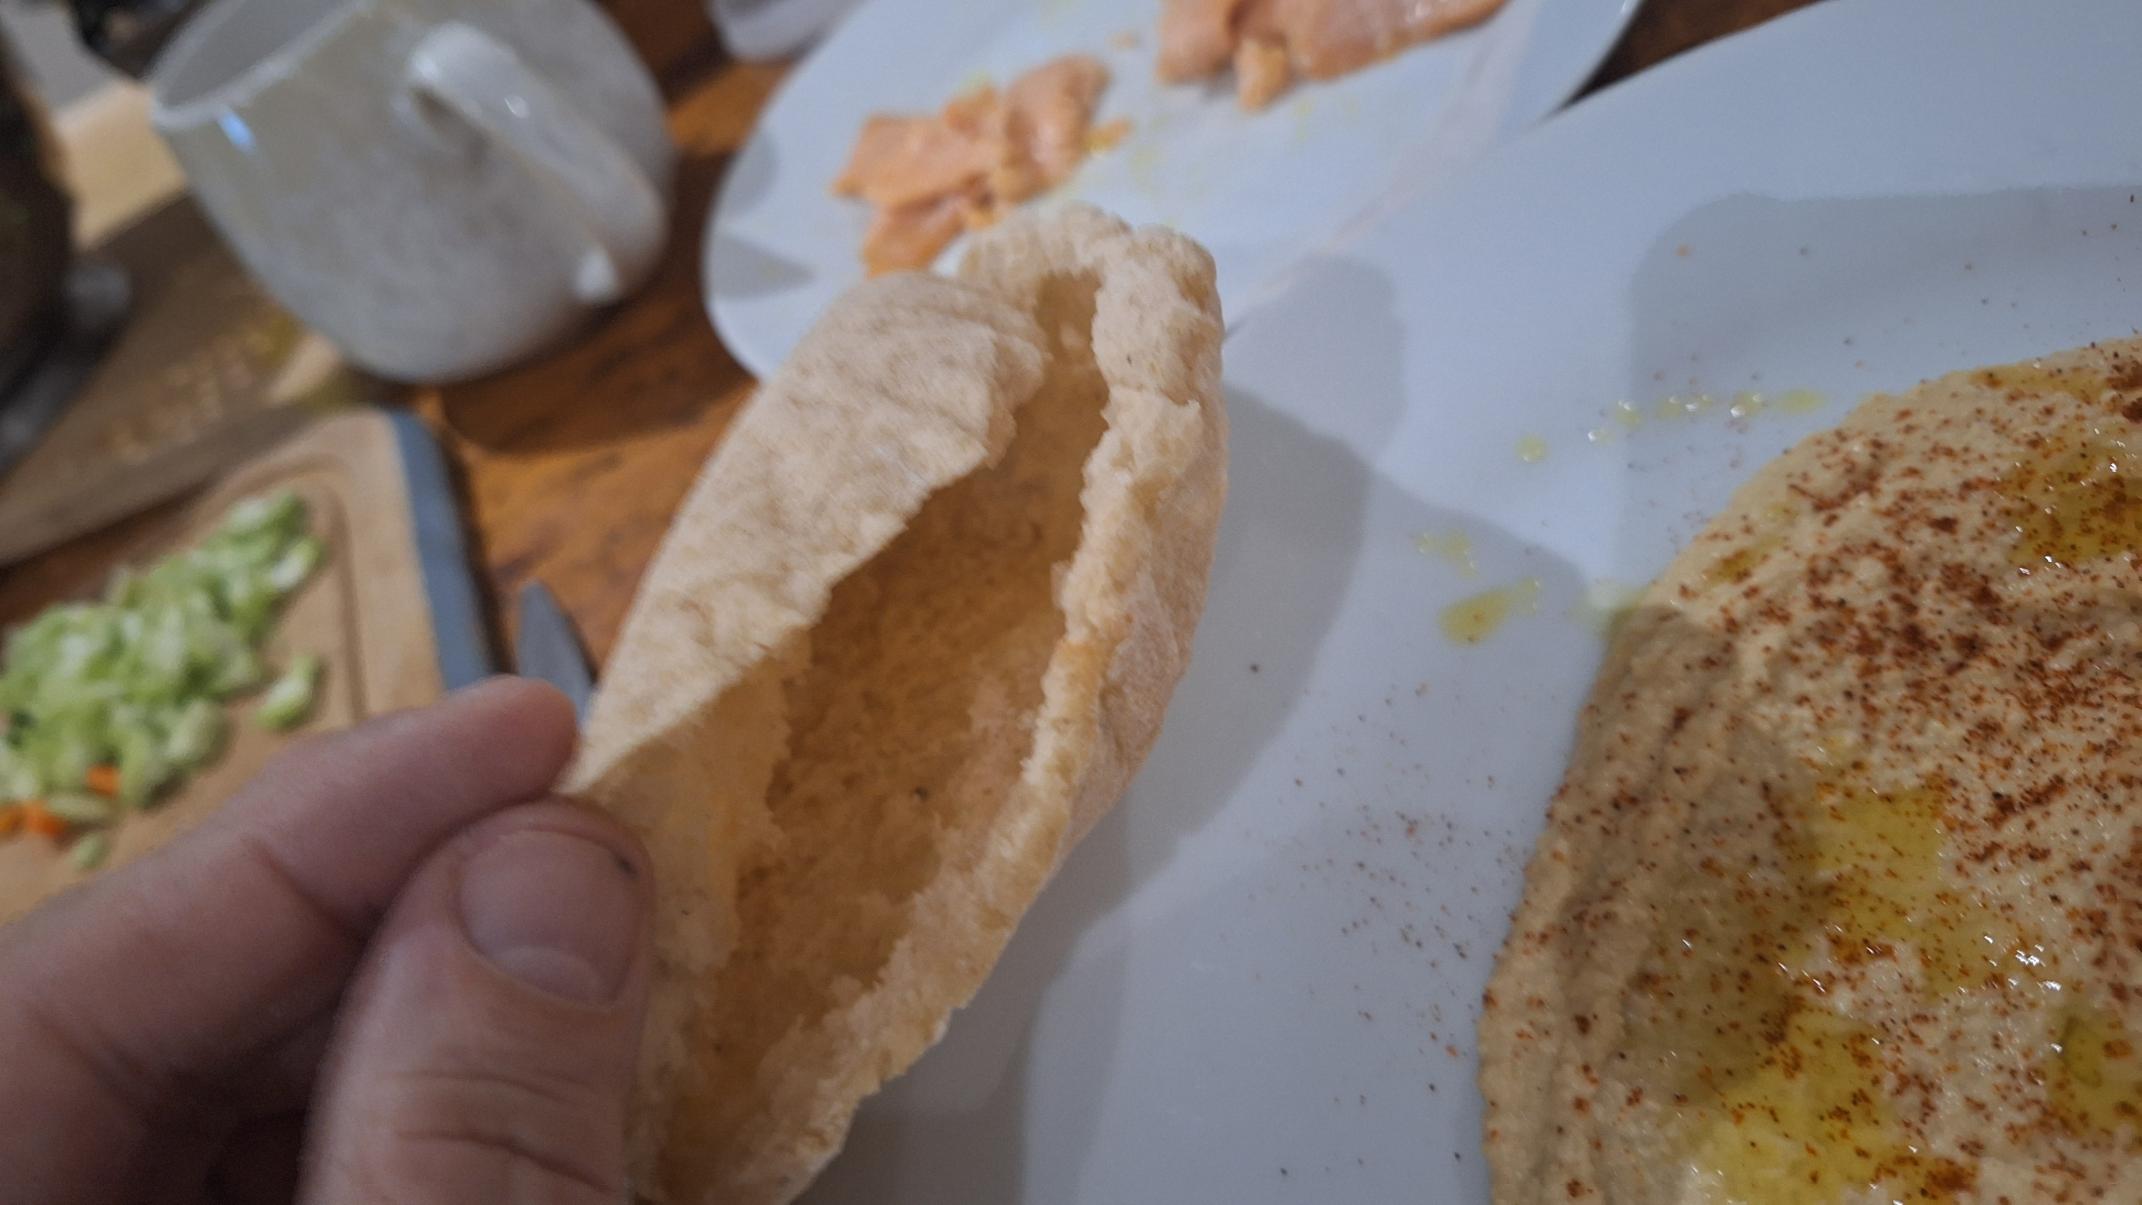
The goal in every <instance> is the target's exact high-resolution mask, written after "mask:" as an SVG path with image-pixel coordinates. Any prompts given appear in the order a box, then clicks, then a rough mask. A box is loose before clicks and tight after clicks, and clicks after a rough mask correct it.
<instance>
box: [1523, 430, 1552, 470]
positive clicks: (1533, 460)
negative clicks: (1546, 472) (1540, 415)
mask: <svg viewBox="0 0 2142 1205" xmlns="http://www.w3.org/2000/svg"><path fill="white" fill-rule="evenodd" d="M1517 458H1518V459H1519V460H1522V461H1524V462H1525V463H1526V464H1538V463H1539V462H1540V461H1542V460H1545V459H1547V441H1546V440H1544V439H1541V438H1540V437H1539V436H1537V435H1520V436H1518V437H1517Z"/></svg>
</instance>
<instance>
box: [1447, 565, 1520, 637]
mask: <svg viewBox="0 0 2142 1205" xmlns="http://www.w3.org/2000/svg"><path fill="white" fill-rule="evenodd" d="M1539 605H1540V579H1538V578H1536V577H1528V578H1526V579H1525V580H1523V581H1521V582H1519V583H1517V584H1516V585H1514V586H1504V587H1502V588H1501V589H1497V590H1484V591H1482V592H1480V593H1479V594H1475V595H1472V596H1471V597H1469V598H1461V599H1459V600H1458V601H1456V602H1454V603H1452V604H1450V605H1449V606H1447V607H1445V608H1443V615H1442V619H1441V626H1442V628H1443V635H1445V636H1448V637H1449V638H1450V639H1452V640H1454V641H1456V642H1457V643H1459V644H1479V643H1480V642H1481V641H1483V640H1486V639H1487V638H1488V637H1490V636H1493V635H1494V634H1495V632H1496V631H1497V629H1499V628H1501V627H1502V625H1503V623H1504V622H1505V621H1506V620H1508V619H1509V618H1510V617H1511V616H1512V615H1530V614H1533V613H1534V612H1536V611H1538V610H1539Z"/></svg>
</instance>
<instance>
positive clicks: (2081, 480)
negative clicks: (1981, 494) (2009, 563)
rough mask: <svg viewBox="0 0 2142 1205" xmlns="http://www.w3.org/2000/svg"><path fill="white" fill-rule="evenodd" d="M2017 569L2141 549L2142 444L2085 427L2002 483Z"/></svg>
mask: <svg viewBox="0 0 2142 1205" xmlns="http://www.w3.org/2000/svg"><path fill="white" fill-rule="evenodd" d="M2000 488H2001V492H2002V494H2003V495H2005V496H2006V497H2007V498H2008V500H2009V502H2010V512H2009V513H2010V519H2011V521H2012V522H2013V523H2014V524H2015V530H2016V534H2017V536H2018V537H2019V538H2018V539H2017V541H2016V549H2015V555H2014V556H2013V558H2012V560H2013V562H2014V563H2015V564H2017V565H2020V566H2031V565H2039V564H2053V565H2074V564H2079V563H2081V562H2084V561H2093V560H2099V559H2102V558H2105V557H2112V556H2124V557H2128V558H2132V557H2133V556H2134V554H2135V553H2136V552H2137V551H2142V441H2135V440H2131V439H2130V437H2129V436H2127V435H2126V434H2124V433H2116V432H2108V431H2106V430H2103V429H2100V428H2097V427H2091V428H2089V429H2087V430H2084V431H2081V432H2078V433H2075V434H2072V435H2070V436H2068V437H2067V438H2065V439H2061V440H2055V441H2052V442H2051V443H2048V444H2047V445H2046V446H2045V447H2044V448H2043V449H2040V450H2038V451H2036V452H2033V453H2032V455H2031V457H2030V458H2029V459H2027V460H2025V461H2023V462H2022V463H2020V464H2018V465H2016V466H2015V468H2014V469H2012V470H2011V471H2010V472H2009V473H2008V474H2007V475H2006V476H2004V477H2002V478H2001V483H2000Z"/></svg>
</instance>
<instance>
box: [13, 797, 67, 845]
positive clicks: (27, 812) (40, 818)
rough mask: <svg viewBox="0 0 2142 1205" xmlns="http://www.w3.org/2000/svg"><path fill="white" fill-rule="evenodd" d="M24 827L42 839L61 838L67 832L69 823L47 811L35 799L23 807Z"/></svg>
mask: <svg viewBox="0 0 2142 1205" xmlns="http://www.w3.org/2000/svg"><path fill="white" fill-rule="evenodd" d="M22 827H23V828H25V829H27V830H28V831H30V832H33V833H36V834H38V835H39V836H41V837H60V836H65V835H66V832H67V822H66V821H64V820H62V819H60V818H59V817H57V816H55V815H53V814H52V813H51V812H50V811H48V810H46V808H45V805H44V804H42V803H40V802H38V801H37V800H35V799H32V800H30V801H29V802H28V803H25V804H23V805H22Z"/></svg>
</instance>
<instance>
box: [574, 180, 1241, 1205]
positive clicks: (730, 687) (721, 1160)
mask: <svg viewBox="0 0 2142 1205" xmlns="http://www.w3.org/2000/svg"><path fill="white" fill-rule="evenodd" d="M1220 338H1221V322H1220V309H1219V301H1218V299H1217V296H1216V294H1215V292H1214V288H1213V267H1212V260H1211V258H1210V257H1209V256H1208V255H1206V253H1205V252H1204V250H1203V249H1202V248H1200V247H1198V246H1197V245H1196V244H1194V243H1192V242H1190V241H1189V240H1187V239H1184V238H1182V237H1181V236H1179V235H1176V234H1173V233H1171V232H1168V231H1163V230H1146V231H1138V232H1133V231H1131V230H1130V229H1129V228H1128V227H1126V226H1124V225H1123V224H1122V223H1120V222H1118V221H1116V220H1114V219H1112V218H1109V217H1107V216H1105V215H1102V214H1100V213H1098V212H1096V211H1093V210H1090V209H1083V208H1072V209H1068V210H1064V211H1060V212H1058V213H1057V214H1055V215H1054V216H1051V217H1047V218H1041V219H1031V218H1027V219H1015V220H1013V221H1010V222H1007V223H1006V224H1005V225H1004V226H1002V227H1000V228H998V229H996V230H993V231H990V232H988V233H986V234H984V235H983V236H981V237H979V238H977V239H976V240H975V242H974V245H973V246H972V248H971V249H970V251H969V252H968V254H967V256H966V260H965V263H964V264H963V266H962V268H961V270H960V273H959V276H958V278H957V279H956V280H947V279H942V278H937V277H932V276H926V275H899V276H890V277H885V278H881V279H879V280H876V281H872V282H870V283H868V284H865V285H862V286H859V287H858V288H856V289H854V290H853V291H851V292H849V293H848V294H847V295H846V296H844V297H842V298H841V299H840V300H839V301H837V302H835V303H834V305H833V307H832V309H830V310H829V311H828V312H827V313H826V315H825V317H824V318H823V319H822V320H821V321H820V322H819V323H818V325H817V327H816V328H815V329H813V330H812V331H811V333H810V334H809V335H808V336H807V337H806V338H805V339H804V341H803V343H802V344H801V345H800V346H799V347H798V348H797V350H796V352H795V355H794V356H793V357H792V358H791V359H790V360H789V362H788V363H787V364H786V365H785V366H783V368H782V369H781V370H780V372H778V373H777V374H775V376H774V377H773V379H772V380H771V381H770V382H769V383H768V384H767V386H766V388H765V389H764V390H762V391H761V392H760V394H759V395H758V397H757V398H756V399H755V400H753V401H752V402H751V403H750V404H749V405H748V407H747V408H746V409H745V410H744V412H743V413H742V415H741V416H740V417H739V418H738V419H737V421H736V424H735V426H734V428H733V429H732V431H731V432H730V434H729V436H728V438H727V440H726V441H725V442H724V444H723V445H722V447H721V449H720V450H719V451H718V452H717V453H716V455H715V456H714V458H713V460H712V461H711V462H710V463H709V464H708V465H707V468H706V470H705V472H704V473H703V474H702V476H701V477H700V479H699V481H698V483H697V484H696V485H695V486H694V487H693V489H692V492H691V494H690V496H689V497H688V498H687V499H686V501H685V503H684V506H683V508H682V510H681V511H680V512H679V514H678V516H677V519H676V522H675V524H674V525H673V527H672V528H671V530H670V532H669V535H668V536H667V538H666V540H665V542H664V544H663V546H662V550H661V552H660V553H659V554H658V556H657V557H656V559H655V562H654V565H653V567H652V568H651V569H650V571H649V573H648V576H647V579H646V582H645V584H644V585H643V586H642V588H641V590H640V594H639V597H638V598H637V599H636V600H635V602H634V604H633V608H632V612H631V614H630V615H629V616H628V618H627V619H626V623H625V627H624V631H623V634H622V635H621V637H620V639H619V643H618V646H617V649H616V651H615V653H614V655H613V657H612V659H611V661H610V664H609V665H608V667H607V669H606V672H605V674H604V685H603V689H602V692H601V694H600V695H599V696H598V698H597V699H596V702H595V705H594V709H593V712H592V714H591V716H590V717H589V720H588V726H587V734H586V743H585V746H584V749H583V752H582V756H581V761H580V763H579V765H578V767H577V768H576V771H575V773H574V776H573V782H572V786H573V789H575V790H576V791H577V792H579V793H580V794H582V795H584V796H586V797H588V798H590V799H592V800H594V801H596V802H597V803H599V804H600V805H601V806H603V807H605V808H608V809H609V810H610V811H612V812H613V813H615V814H616V815H618V816H619V817H621V818H622V819H623V820H624V821H625V822H626V823H628V824H629V825H631V826H632V827H633V828H635V829H636V830H637V831H638V832H639V834H640V836H641V837H642V838H643V839H644V840H645V841H646V844H647V846H648V848H649V850H650V851H651V853H652V856H653V858H654V860H655V869H656V876H657V882H658V893H659V900H660V903H659V906H658V913H659V915H658V919H657V928H656V948H657V960H656V964H657V971H656V988H655V996H654V1001H653V1004H652V1007H651V1016H650V1019H649V1023H648V1029H647V1036H646V1042H645V1047H644V1054H643V1066H642V1075H641V1089H640V1099H639V1100H638V1102H637V1104H636V1109H635V1121H634V1137H633V1157H634V1166H633V1176H634V1183H635V1186H636V1187H637V1189H638V1190H639V1192H641V1193H642V1194H643V1195H645V1196H648V1197H652V1198H655V1199H658V1200H665V1201H679V1202H695V1203H696V1202H710V1203H711V1202H720V1203H722V1205H757V1203H760V1202H779V1201H787V1200H789V1199H791V1198H792V1197H794V1196H795V1195H796V1194H798V1193H799V1192H801V1191H802V1190H803V1188H804V1187H805V1186H806V1185H807V1184H808V1183H809V1182H810V1180H811V1179H812V1177H813V1176H815V1175H816V1174H817V1173H818V1171H819V1169H820V1168H822V1167H823V1166H824V1165H825V1164H826V1162H827V1161H828V1160H830V1159H831V1158H832V1157H833V1155H834V1154H835V1152H837V1151H838V1150H839V1148H840V1145H841V1142H842V1140H843V1138H844V1137H845V1135H846V1133H847V1129H848V1125H849V1120H850V1118H851V1117H852V1116H853V1114H854V1112H855V1109H856V1106H857V1104H858V1103H859V1102H861V1101H862V1099H863V1098H864V1097H866V1096H868V1095H869V1094H870V1093H872V1092H874V1091H876V1090H877V1089H878V1088H879V1086H881V1085H882V1084H884V1083H885V1081H886V1080H887V1079H889V1078H891V1077H892V1076H894V1075H897V1074H899V1073H900V1072H901V1071H903V1070H905V1069H906V1068H907V1067H908V1066H909V1065H910V1064H912V1063H913V1062H914V1061H915V1059H916V1058H917V1057H918V1056H920V1055H921V1054H922V1052H923V1051H924V1050H925V1049H926V1048H928V1047H929V1046H930V1044H931V1043H933V1042H935V1041H936V1040H937V1038H938V1036H939V1035H940V1034H942V1033H943V1031H944V1028H945V1024H946V1021H947V1019H948V1018H949V1016H950V1014H951V1013H952V1011H953V1010H954V1009H955V1008H958V1007H959V1006H960V1005H962V1004H964V1003H966V1001H967V1000H968V999H969V998H970V997H972V996H973V994H974V992H975V990H976V989H977V988H978V987H979V986H980V985H981V983H982V980H983V978H984V977H985V976H986V975H987V974H988V973H989V970H990V968H991V967H992V966H993V965H994V964H995V962H996V960H997V957H998V955H999V954H1000V953H1001V952H1002V951H1003V949H1004V946H1005V943H1006V942H1007V941H1008V940H1009V939H1010V937H1011V933H1012V929H1013V926H1014V925H1016V924H1017V923H1018V920H1019V917H1020V916H1021V914H1022V913H1024V912H1025V910H1026V908H1027V907H1028V905H1030V904H1031V903H1033V901H1034V898H1035V896H1036V895H1037V894H1038V893H1039V892H1040V891H1041V888H1042V886H1043V884H1044V883H1045V882H1046V881H1047V880H1048V878H1049V876H1050V874H1051V873H1053V872H1054V871H1055V869H1056V867H1057V866H1058V864H1059V863H1061V862H1062V860H1063V858H1064V855H1065V854H1066V852H1068V851H1069V849H1070V848H1071V846H1072V844H1073V843H1074V842H1076V841H1077V840H1078V839H1079V838H1080V837H1081V836H1083V835H1084V834H1085V833H1086V831H1087V830H1088V829H1089V828H1091V827H1092V826H1093V824H1094V822H1095V821H1096V820H1097V819H1099V818H1100V816H1101V815H1102V814H1103V813H1104V812H1105V811H1107V809H1108V808H1109V807H1110V806H1111V805H1112V804H1113V803H1114V802H1115V800H1116V798H1117V797H1118V796H1119V795H1120V794H1121V793H1122V791H1123V789H1124V786H1125V785H1126V784H1127V783H1128V781H1129V780H1130V777H1131V775H1132V773H1133V772H1134V771H1135V770H1136V769H1137V767H1138V764H1139V762H1140V761H1141V760H1143V758H1144V757H1145V754H1146V751H1147V750H1148V749H1149V748H1150V747H1151V745H1152V743H1153V740H1154V737H1155V736H1156V735H1157V734H1158V732H1159V730H1160V721H1161V714H1162V712H1163V711H1164V710H1165V708H1166V706H1167V700H1168V696H1169V693H1170V692H1171V691H1172V690H1173V689H1174V686H1175V682H1176V679H1177V678H1178V677H1179V676H1180V675H1181V673H1182V671H1183V668H1184V666H1185V664H1186V663H1187V661H1188V659H1189V656H1190V638H1191V633H1192V631H1193V630H1194V629H1195V627H1196V625H1197V618H1198V615H1199V613H1200V611H1201V610H1202V609H1203V606H1204V601H1205V582H1206V577H1207V574H1208V571H1209V569H1210V566H1211V562H1212V551H1213V541H1214V537H1215V534H1216V529H1217V527H1218V524H1219V518H1220V508H1221V502H1222V499H1223V497H1224V495H1225V493H1226V422H1225V417H1224V415H1223V413H1222V409H1221V400H1220Z"/></svg>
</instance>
